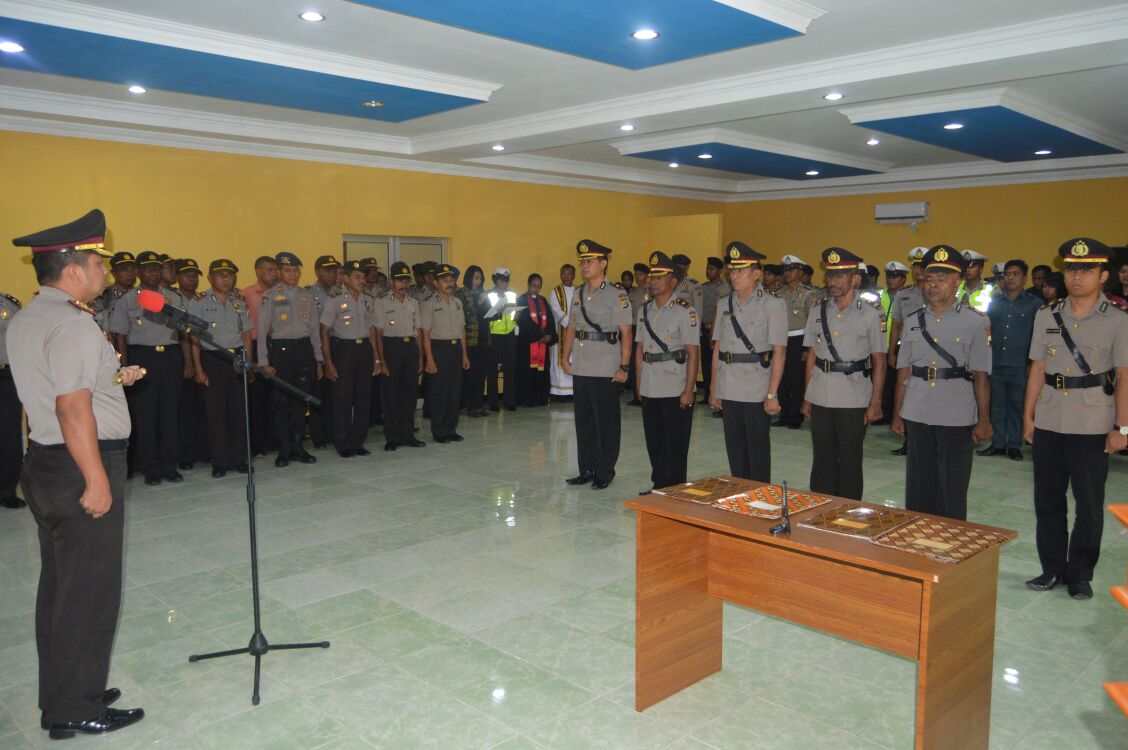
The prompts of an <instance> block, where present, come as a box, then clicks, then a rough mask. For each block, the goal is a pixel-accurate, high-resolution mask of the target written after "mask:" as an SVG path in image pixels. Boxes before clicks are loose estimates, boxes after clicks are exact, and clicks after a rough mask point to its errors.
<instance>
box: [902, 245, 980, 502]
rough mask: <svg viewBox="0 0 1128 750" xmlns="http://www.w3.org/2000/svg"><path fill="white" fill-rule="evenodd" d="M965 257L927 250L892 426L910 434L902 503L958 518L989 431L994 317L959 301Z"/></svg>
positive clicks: (942, 248)
mask: <svg viewBox="0 0 1128 750" xmlns="http://www.w3.org/2000/svg"><path fill="white" fill-rule="evenodd" d="M966 263H967V261H965V260H964V258H963V256H962V255H960V254H959V252H957V251H956V250H954V249H953V248H951V247H949V246H947V245H937V246H936V247H934V248H932V249H931V250H929V251H928V253H927V254H925V256H924V267H925V274H926V275H925V282H924V296H925V299H926V300H927V302H928V303H927V304H926V305H925V306H923V307H920V308H918V309H917V310H913V311H911V312H909V313H908V314H907V315H906V316H905V327H904V333H903V334H902V336H901V349H900V352H899V353H898V355H897V395H896V399H895V406H894V408H895V410H896V413H895V414H894V416H893V421H892V423H891V425H890V426H891V428H892V430H893V432H894V433H895V434H897V435H906V436H907V438H908V448H909V460H908V464H907V469H906V475H907V476H906V481H905V507H906V508H908V509H909V510H916V511H921V512H922V513H933V514H935V515H939V516H947V517H948V518H955V519H958V520H961V521H962V520H966V519H967V487H968V483H969V482H970V481H971V461H972V454H973V452H974V448H975V443H976V442H978V441H981V440H986V439H988V438H990V437H991V418H990V389H991V387H990V384H989V383H988V380H987V379H988V376H989V375H990V374H991V349H990V346H991V344H990V336H991V333H990V323H989V322H988V320H987V316H986V315H984V314H983V313H981V312H979V311H978V310H976V309H975V308H973V307H969V306H968V305H965V304H963V303H962V302H959V301H957V299H956V289H957V288H958V287H959V283H960V276H961V275H962V274H963V272H964V269H965V268H966Z"/></svg>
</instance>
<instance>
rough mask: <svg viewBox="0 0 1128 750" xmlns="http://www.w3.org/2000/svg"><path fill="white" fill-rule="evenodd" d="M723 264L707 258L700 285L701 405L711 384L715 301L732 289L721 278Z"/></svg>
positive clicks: (707, 401) (707, 398)
mask: <svg viewBox="0 0 1128 750" xmlns="http://www.w3.org/2000/svg"><path fill="white" fill-rule="evenodd" d="M724 267H725V262H724V261H723V260H721V259H720V258H714V257H712V256H710V257H709V259H708V261H707V262H706V263H705V279H706V281H705V283H704V284H702V285H701V342H700V345H701V352H700V354H701V380H702V382H703V383H704V385H705V395H704V396H703V397H702V399H701V403H703V404H707V403H709V388H710V386H712V384H713V357H712V356H710V355H711V354H712V341H713V318H715V317H717V300H719V299H721V298H722V297H725V296H727V295H728V293H729V292H731V291H732V289H731V288H730V287H729V285H728V283H726V282H725V280H724V279H723V278H721V271H722V270H723V269H724Z"/></svg>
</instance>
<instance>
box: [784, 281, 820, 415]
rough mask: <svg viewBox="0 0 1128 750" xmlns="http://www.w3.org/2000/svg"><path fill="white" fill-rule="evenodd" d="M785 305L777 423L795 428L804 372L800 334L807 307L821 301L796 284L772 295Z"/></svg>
mask: <svg viewBox="0 0 1128 750" xmlns="http://www.w3.org/2000/svg"><path fill="white" fill-rule="evenodd" d="M776 294H777V296H778V297H779V298H780V299H781V300H783V302H784V304H785V305H786V306H787V364H786V366H785V367H784V370H783V379H782V380H780V383H779V405H780V409H781V410H780V413H779V422H780V424H783V425H788V426H795V427H798V426H799V425H801V424H802V423H803V414H802V412H801V409H802V407H803V382H804V378H805V375H806V371H805V369H804V366H803V331H804V330H805V329H806V327H807V318H808V317H809V316H810V314H811V308H813V307H814V306H815V305H817V304H818V303H819V302H820V301H821V298H820V296H819V293H818V291H817V290H816V289H814V288H813V287H810V286H807V285H806V284H799V285H798V286H797V287H795V290H794V291H792V290H791V289H790V288H788V287H787V285H784V286H782V287H780V289H779V291H778V292H777V293H776Z"/></svg>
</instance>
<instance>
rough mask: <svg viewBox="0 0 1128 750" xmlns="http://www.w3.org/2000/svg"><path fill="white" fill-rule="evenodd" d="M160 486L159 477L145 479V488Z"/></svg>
mask: <svg viewBox="0 0 1128 750" xmlns="http://www.w3.org/2000/svg"><path fill="white" fill-rule="evenodd" d="M160 484H161V478H160V477H157V476H151V477H145V486H146V487H159V486H160Z"/></svg>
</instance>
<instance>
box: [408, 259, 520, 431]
mask: <svg viewBox="0 0 1128 750" xmlns="http://www.w3.org/2000/svg"><path fill="white" fill-rule="evenodd" d="M456 278H457V277H456V274H455V269H454V266H451V265H448V264H446V263H443V264H442V265H439V266H437V267H436V268H435V283H436V284H437V285H438V288H437V290H436V294H435V296H434V297H431V298H430V299H429V300H427V302H426V303H425V304H424V306H423V311H422V313H421V314H420V318H421V319H422V321H421V323H420V326H419V327H420V329H421V330H422V333H423V352H424V354H425V359H426V365H425V369H426V372H427V374H428V375H430V377H429V378H428V380H427V388H428V395H429V397H430V406H431V437H433V438H435V442H436V443H449V442H451V441H453V442H461V441H462V436H461V435H459V434H458V412H459V407H460V405H461V403H462V373H463V371H464V370H469V369H470V355H469V353H468V352H467V351H466V314H465V312H464V311H463V309H462V300H460V299H459V298H458V297H455V296H454V284H455V279H456ZM505 387H506V390H509V389H510V388H512V387H513V384H512V383H508V382H507V383H506V384H505Z"/></svg>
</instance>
